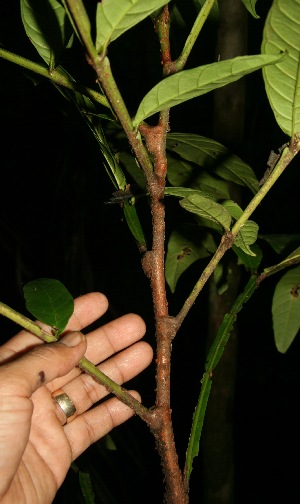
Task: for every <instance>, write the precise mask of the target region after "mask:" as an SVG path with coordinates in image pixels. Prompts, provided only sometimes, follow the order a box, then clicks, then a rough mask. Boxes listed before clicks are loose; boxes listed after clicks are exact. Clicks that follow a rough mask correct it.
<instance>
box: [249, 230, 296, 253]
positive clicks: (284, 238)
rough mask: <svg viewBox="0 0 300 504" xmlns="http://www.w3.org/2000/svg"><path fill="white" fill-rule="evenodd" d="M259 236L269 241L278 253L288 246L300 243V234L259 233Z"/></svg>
mask: <svg viewBox="0 0 300 504" xmlns="http://www.w3.org/2000/svg"><path fill="white" fill-rule="evenodd" d="M258 237H259V238H260V239H262V240H265V241H266V242H267V243H269V245H271V247H272V248H273V250H275V252H276V253H277V254H281V253H282V252H284V250H286V249H287V248H288V247H290V246H293V245H296V244H298V243H300V234H270V235H265V234H259V235H258Z"/></svg>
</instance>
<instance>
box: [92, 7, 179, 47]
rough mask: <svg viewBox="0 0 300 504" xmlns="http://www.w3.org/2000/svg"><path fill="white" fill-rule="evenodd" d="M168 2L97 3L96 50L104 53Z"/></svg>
mask: <svg viewBox="0 0 300 504" xmlns="http://www.w3.org/2000/svg"><path fill="white" fill-rule="evenodd" d="M169 1H170V0H105V1H103V2H98V3H97V14H96V31H97V36H96V50H97V52H98V53H99V52H101V53H103V52H105V50H106V48H107V46H108V44H109V43H110V42H112V41H113V40H116V39H117V38H118V37H120V35H122V33H124V32H126V31H127V30H129V29H130V28H132V27H133V26H135V25H136V24H138V23H139V22H140V21H142V20H143V19H145V18H146V17H148V16H150V14H151V13H152V12H154V11H155V10H156V9H159V8H160V7H162V6H163V5H165V4H167V3H168V2H169Z"/></svg>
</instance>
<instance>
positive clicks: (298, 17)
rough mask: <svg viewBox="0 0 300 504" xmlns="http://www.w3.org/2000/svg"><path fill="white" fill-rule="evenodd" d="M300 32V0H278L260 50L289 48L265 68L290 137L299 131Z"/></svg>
mask: <svg viewBox="0 0 300 504" xmlns="http://www.w3.org/2000/svg"><path fill="white" fill-rule="evenodd" d="M299 32H300V5H299V0H275V1H274V2H273V4H272V7H271V9H270V11H269V13H268V16H267V19H266V22H265V26H264V31H263V41H262V48H261V51H262V53H263V54H264V55H270V54H273V55H274V54H278V53H280V52H282V51H286V52H287V56H286V57H285V58H284V59H283V60H282V61H280V62H278V63H276V64H275V65H273V66H272V67H269V68H264V70H263V78H264V81H265V87H266V92H267V96H268V99H269V102H270V105H271V107H272V110H273V112H274V115H275V119H276V121H277V123H278V125H279V126H280V128H281V129H282V131H284V133H286V134H287V135H289V136H290V137H292V136H293V135H294V134H295V133H297V132H299V131H300V85H299V63H300V37H299Z"/></svg>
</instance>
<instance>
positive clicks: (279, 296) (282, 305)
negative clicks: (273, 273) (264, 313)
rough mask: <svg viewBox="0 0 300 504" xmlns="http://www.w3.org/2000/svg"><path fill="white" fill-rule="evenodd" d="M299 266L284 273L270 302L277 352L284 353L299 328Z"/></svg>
mask: <svg viewBox="0 0 300 504" xmlns="http://www.w3.org/2000/svg"><path fill="white" fill-rule="evenodd" d="M299 289H300V266H297V267H296V268H293V269H291V270H290V271H288V272H287V273H285V274H284V275H283V276H282V277H281V279H280V280H279V282H278V283H277V285H276V288H275V291H274V296H273V301H272V318H273V329H274V338H275V344H276V347H277V350H278V351H279V352H281V353H285V352H286V351H287V350H288V348H289V347H290V345H291V344H292V342H293V341H294V339H295V336H296V335H297V332H298V331H299V328H300V296H299Z"/></svg>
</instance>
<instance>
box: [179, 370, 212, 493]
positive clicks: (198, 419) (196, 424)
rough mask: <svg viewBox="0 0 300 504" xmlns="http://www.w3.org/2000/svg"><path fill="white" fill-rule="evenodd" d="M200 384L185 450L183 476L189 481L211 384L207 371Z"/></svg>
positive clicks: (197, 450) (196, 453)
mask: <svg viewBox="0 0 300 504" xmlns="http://www.w3.org/2000/svg"><path fill="white" fill-rule="evenodd" d="M201 384H202V386H201V392H200V396H199V399H198V402H197V406H196V409H195V412H194V414H193V422H192V429H191V434H190V438H189V442H188V447H187V451H186V459H185V468H184V477H185V480H186V481H187V482H188V481H189V479H190V476H191V472H192V469H193V461H194V458H195V457H197V456H198V453H199V446H200V438H201V433H202V427H203V423H204V418H205V412H206V407H207V402H208V398H209V395H210V390H211V385H212V381H211V377H210V374H209V373H204V375H203V378H202V380H201ZM186 487H188V484H186Z"/></svg>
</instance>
